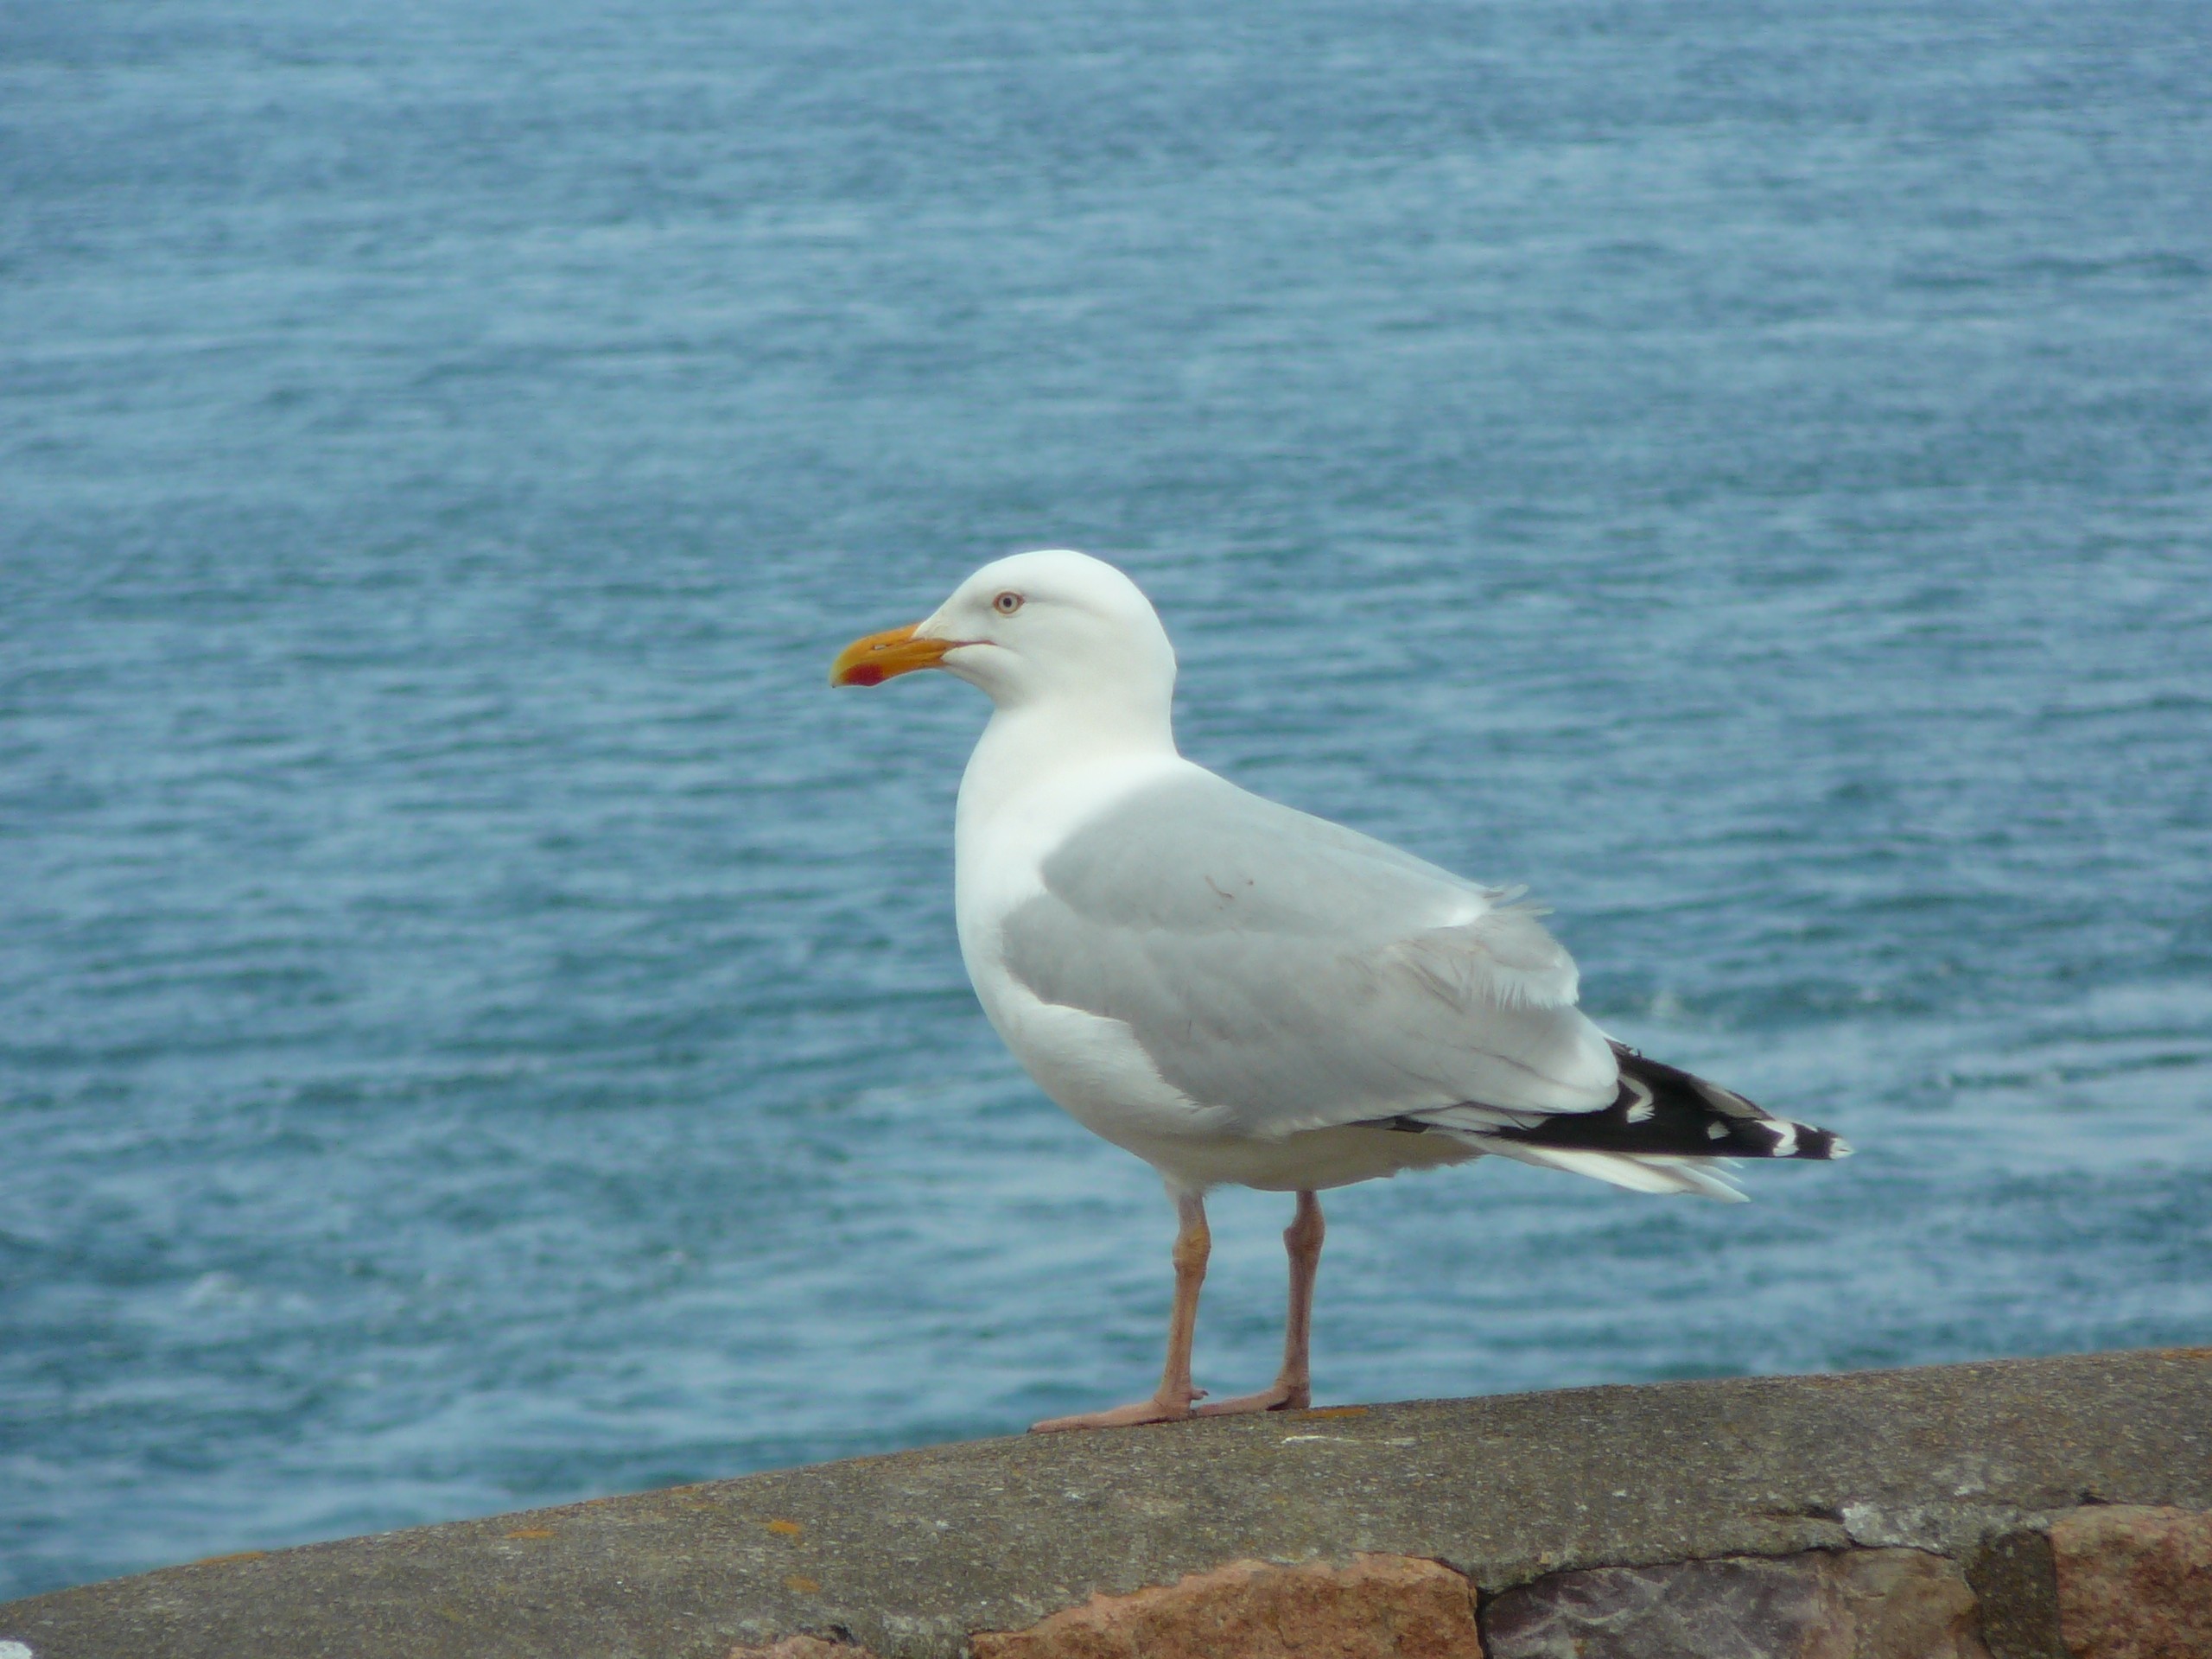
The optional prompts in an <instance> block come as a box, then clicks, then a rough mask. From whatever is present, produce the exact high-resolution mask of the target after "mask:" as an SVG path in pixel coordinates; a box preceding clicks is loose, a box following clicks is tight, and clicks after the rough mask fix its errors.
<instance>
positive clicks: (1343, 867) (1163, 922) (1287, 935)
mask: <svg viewBox="0 0 2212 1659" xmlns="http://www.w3.org/2000/svg"><path fill="white" fill-rule="evenodd" d="M1043 876H1044V890H1043V891H1042V892H1041V893H1039V894H1037V895H1035V896H1034V897H1033V898H1031V899H1027V900H1026V901H1025V902H1024V903H1022V904H1021V905H1020V906H1018V907H1017V908H1016V909H1015V910H1014V912H1012V914H1011V915H1010V916H1009V917H1008V918H1007V921H1006V923H1005V931H1004V936H1003V939H1002V947H1003V950H1004V953H1005V961H1006V965H1007V969H1008V970H1009V971H1010V972H1011V973H1012V974H1013V975H1014V977H1015V978H1016V979H1017V980H1019V981H1020V982H1021V983H1022V984H1023V985H1025V986H1026V987H1027V988H1028V989H1030V990H1031V991H1032V992H1033V993H1034V994H1035V995H1037V996H1039V998H1041V999H1043V1000H1044V1001H1047V1002H1052V1003H1058V1004H1061V1005H1064V1006H1066V1007H1076V1008H1081V1009H1084V1011H1086V1012H1088V1013H1091V1014H1101V1015H1104V1016H1107V1017H1109V1018H1111V1019H1115V1020H1121V1021H1122V1022H1123V1023H1124V1024H1126V1025H1127V1026H1128V1027H1129V1029H1130V1031H1131V1032H1132V1033H1134V1034H1135V1037H1136V1039H1137V1041H1138V1042H1139V1043H1140V1044H1141V1045H1142V1046H1143V1048H1144V1050H1145V1052H1146V1053H1147V1055H1148V1056H1149V1057H1150V1058H1151V1059H1152V1061H1153V1064H1154V1065H1155V1066H1157V1067H1158V1068H1159V1070H1160V1074H1161V1075H1162V1076H1163V1077H1166V1079H1167V1081H1168V1082H1170V1083H1171V1084H1173V1085H1174V1086H1175V1087H1176V1088H1178V1089H1179V1090H1182V1091H1183V1092H1184V1093H1185V1094H1186V1095H1188V1096H1191V1097H1192V1099H1193V1100H1196V1101H1198V1102H1199V1103H1202V1104H1205V1105H1207V1106H1211V1107H1214V1108H1217V1109H1221V1110H1223V1111H1224V1113H1225V1114H1226V1116H1227V1120H1228V1122H1229V1123H1230V1124H1231V1125H1233V1126H1234V1127H1235V1128H1238V1129H1241V1130H1243V1132H1245V1133H1248V1134H1257V1135H1281V1134H1287V1133H1290V1132H1292V1131H1294V1130H1298V1129H1305V1128H1323V1127H1327V1126H1330V1125H1334V1124H1341V1123H1352V1122H1362V1121H1369V1120H1374V1119H1378V1118H1389V1117H1391V1116H1395V1115H1399V1114H1406V1113H1413V1112H1420V1111H1429V1110H1435V1109H1439V1108H1444V1107H1465V1108H1466V1109H1467V1110H1468V1112H1469V1113H1471V1114H1472V1115H1473V1116H1474V1117H1478V1118H1481V1119H1483V1120H1484V1121H1495V1122H1497V1123H1498V1124H1499V1125H1501V1126H1506V1125H1518V1124H1526V1123H1529V1122H1536V1121H1540V1120H1541V1117H1542V1116H1546V1115H1548V1114H1553V1113H1558V1112H1586V1111H1592V1110H1597V1109H1603V1108H1605V1107H1606V1106H1609V1105H1611V1103H1612V1102H1613V1099H1614V1096H1615V1093H1616V1090H1617V1088H1618V1070H1617V1067H1616V1065H1615V1061H1614V1058H1613V1054H1612V1052H1611V1048H1610V1047H1609V1046H1608V1045H1607V1043H1606V1041H1605V1037H1604V1035H1603V1034H1602V1033H1599V1030H1598V1028H1597V1027H1595V1026H1593V1025H1592V1024H1591V1022H1590V1021H1589V1020H1588V1019H1587V1018H1586V1017H1585V1016H1584V1015H1583V1014H1582V1013H1581V1012H1580V1010H1579V1009H1577V1008H1576V1007H1575V1006H1574V999H1575V995H1576V991H1577V980H1576V975H1575V970H1574V964H1573V961H1572V960H1571V959H1570V958H1569V957H1568V956H1567V952H1566V951H1565V950H1562V949H1560V946H1559V944H1557V943H1556V942H1555V941H1554V939H1553V938H1552V937H1551V936H1550V934H1548V933H1547V932H1546V931H1544V929H1543V927H1542V925H1541V924H1540V923H1539V922H1538V921H1537V920H1536V918H1535V913H1534V912H1532V911H1530V910H1529V909H1527V908H1525V907H1522V906H1516V905H1514V904H1512V903H1511V902H1510V899H1511V895H1510V894H1509V893H1501V892H1499V891H1497V890H1495V889H1491V888H1487V887H1479V886H1477V885H1476V884H1474V883H1472V882H1470V881H1466V880H1461V879H1460V878H1459V877H1458V876H1456V875H1453V874H1451V873H1450V872H1449V871H1446V870H1443V869H1440V868H1437V867H1436V866H1435V865H1433V864H1428V863H1425V862H1423V861H1421V860H1420V859H1417V858H1414V857H1413V856H1411V855H1408V854H1406V853H1402V852H1400V851H1399V850H1398V849H1395V848H1394V847H1390V846H1389V845H1387V844H1385V843H1384V842H1379V841H1376V840H1374V839H1372V838H1371V837H1369V836H1363V835H1360V834H1358V833H1357V832H1356V831H1353V830H1350V829H1344V828H1343V827H1341V826H1340V825H1337V824H1333V823H1328V822H1326V821H1325V820H1323V819H1320V818H1315V817H1309V816H1308V815H1306V813H1303V812H1299V811H1296V810H1293V809H1291V808H1289V807H1287V806H1281V805H1279V804H1276V803H1274V802H1273V801H1268V800H1265V799H1262V798H1260V797H1258V796H1256V795H1252V794H1249V793H1248V792H1247V791H1243V790H1241V789H1238V788H1237V787H1236V785H1232V784H1230V783H1228V782H1226V781H1224V779H1219V778H1217V777H1215V776H1213V775H1212V774H1211V773H1210V772H1203V771H1200V770H1198V769H1197V768H1192V770H1191V771H1190V772H1185V773H1181V774H1179V775H1178V776H1176V777H1175V778H1173V779H1170V780H1168V781H1166V782H1165V783H1161V784H1158V785H1152V786H1150V787H1147V788H1145V789H1142V790H1140V791H1137V792H1135V794H1133V795H1131V796H1130V797H1129V798H1127V799H1125V800H1123V801H1122V802H1121V803H1119V804H1116V806H1114V807H1112V808H1110V809H1109V810H1107V811H1105V812H1104V813H1103V814H1101V815H1100V816H1099V817H1096V819H1094V820H1092V821H1091V822H1090V823H1088V824H1086V825H1085V826H1084V828H1082V829H1079V830H1078V831H1077V833H1076V834H1075V835H1073V836H1071V837H1070V838H1069V839H1068V840H1067V841H1066V842H1065V843H1063V844H1062V845H1061V846H1060V847H1059V848H1058V849H1056V850H1055V851H1054V852H1053V853H1052V855H1050V856H1049V857H1048V858H1046V861H1045V862H1044V867H1043ZM1473 1126H1474V1125H1473V1122H1472V1121H1471V1122H1470V1127H1473Z"/></svg>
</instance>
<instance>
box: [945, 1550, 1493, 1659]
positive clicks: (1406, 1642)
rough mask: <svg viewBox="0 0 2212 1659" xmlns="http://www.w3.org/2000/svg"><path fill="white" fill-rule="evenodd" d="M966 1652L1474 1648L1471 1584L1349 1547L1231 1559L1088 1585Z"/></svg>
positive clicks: (1129, 1654)
mask: <svg viewBox="0 0 2212 1659" xmlns="http://www.w3.org/2000/svg"><path fill="white" fill-rule="evenodd" d="M974 1651H975V1659H1308V1656H1311V1659H1319V1656H1328V1659H1482V1651H1483V1649H1482V1641H1481V1638H1480V1637H1478V1635H1477V1633H1476V1630H1475V1595H1474V1586H1471V1585H1470V1584H1469V1583H1468V1582H1467V1580H1465V1579H1464V1578H1462V1577H1461V1576H1460V1575H1459V1573H1454V1572H1453V1571H1452V1569H1451V1568H1450V1567H1442V1566H1440V1565H1439V1564H1438V1563H1436V1562H1434V1561H1425V1560H1414V1559H1413V1558H1411V1557H1408V1556H1403V1555H1358V1556H1355V1557H1354V1558H1353V1559H1352V1560H1351V1564H1350V1565H1349V1566H1345V1567H1334V1566H1332V1565H1330V1564H1329V1563H1327V1562H1325V1561H1310V1562H1307V1563H1306V1564H1305V1565H1303V1566H1300V1567H1272V1566H1269V1565H1268V1563H1267V1562H1265V1561H1232V1562H1230V1564H1229V1565H1228V1566H1227V1567H1216V1568H1215V1569H1214V1570H1213V1571H1212V1572H1211V1573H1192V1574H1191V1575H1190V1576H1189V1577H1188V1578H1185V1579H1183V1580H1179V1581H1178V1582H1176V1583H1174V1584H1171V1585H1166V1586H1160V1587H1159V1588H1157V1589H1151V1590H1140V1591H1137V1592H1135V1594H1133V1595H1127V1596H1093V1597H1092V1598H1091V1599H1090V1601H1089V1602H1087V1603H1086V1604H1085V1605H1083V1606H1080V1607H1071V1608H1069V1609H1067V1610H1066V1611H1065V1612H1058V1613H1055V1614H1053V1615H1052V1618H1048V1619H1046V1620H1044V1621H1043V1622H1042V1623H1040V1624H1033V1625H1031V1626H1030V1627H1029V1628H1028V1629H1027V1630H1002V1631H995V1630H983V1631H978V1632H977V1633H976V1636H975V1637H974Z"/></svg>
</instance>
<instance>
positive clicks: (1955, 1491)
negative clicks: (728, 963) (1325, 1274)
mask: <svg viewBox="0 0 2212 1659" xmlns="http://www.w3.org/2000/svg"><path fill="white" fill-rule="evenodd" d="M8 1641H12V1642H14V1643H17V1644H18V1649H9V1648H8V1647H7V1646H6V1645H5V1643H6V1642H8ZM26 1649H27V1650H28V1654H29V1656H30V1659H87V1656H132V1659H141V1656H143V1659H171V1656H175V1659H188V1656H189V1659H202V1656H205V1659H214V1656H223V1659H255V1656H270V1659H278V1656H281V1659H325V1656H327V1659H336V1656H349V1659H350V1656H370V1655H375V1656H378V1659H460V1656H469V1659H500V1656H516V1659H520V1656H549V1659H550V1656H561V1659H579V1656H590V1659H645V1656H652V1659H753V1656H774V1659H860V1656H861V1654H862V1653H868V1654H873V1655H876V1656H880V1659H923V1656H930V1659H955V1656H963V1655H972V1656H974V1659H1109V1656H1110V1659H1140V1656H1143V1659H1155V1656H1156V1659H1173V1656H1182V1655H1200V1654H1203V1655H1208V1656H1217V1659H1241V1656H1251V1659H1274V1656H1289V1655H1294V1654H1296V1655H1330V1656H1338V1659H1366V1656H1377V1659H1380V1656H1386V1655H1394V1656H1415V1655H1423V1656H1429V1655H1433V1656H1452V1659H1474V1656H1478V1655H1487V1656H1490V1659H1675V1656H1681V1659H1693V1656H1694V1659H1767V1656H1775V1659H1782V1656H1789V1659H1893V1656H1894V1659H1907V1656H1910V1659H2056V1656H2061V1655H2068V1656H2073V1659H2150V1656H2163V1659H2182V1656H2187V1659H2212V1350H2205V1349H2191V1350H2173V1351H2160V1352H2151V1353H2134V1354H2106V1355H2086V1356H2078V1357H2066V1358H2058V1359H2046V1360H2023V1361H2008V1362H2001V1363H1989V1364H1979V1365H1961V1366H1945V1367H1936V1368H1930V1369H1926V1370H1909V1371H1891V1372H1871V1373H1862V1374H1858V1375H1853V1376H1817V1377H1771V1378H1745V1379H1733V1380H1728V1381H1720V1382H1702V1383H1668V1384H1660V1385H1656V1386H1651V1387H1643V1388H1621V1389H1572V1390H1565V1391H1561V1392H1559V1393H1554V1394H1546V1395H1517V1396H1509V1397H1503V1398H1497V1399H1486V1400H1466V1401H1450V1402H1421V1403H1416V1404H1408V1405H1398V1406H1376V1407H1371V1408H1368V1407H1338V1408H1328V1409H1324V1410H1319V1411H1311V1412H1300V1413H1295V1414H1285V1415H1279V1416H1267V1417H1254V1418H1243V1419H1236V1418H1230V1419H1211V1420H1206V1421H1198V1422H1192V1423H1185V1424H1178V1425H1173V1426H1169V1427H1154V1428H1143V1429H1132V1430H1120V1431H1114V1432H1110V1433H1091V1434H1082V1435H1066V1436H1052V1437H1046V1438H1041V1439H1020V1440H995V1441H986V1442H982V1443H979V1444H976V1445H972V1446H942V1447H935V1448H931V1449H929V1450H926V1451H920V1452H904V1453H900V1454H898V1455H896V1456H893V1457H887V1458H874V1459H860V1460H856V1461H854V1462H850V1463H843V1464H832V1465H824V1466H822V1467H819V1468H815V1469H802V1470H791V1471H779V1472H778V1473H774V1474H767V1475H756V1476H753V1477H749V1478H745V1479H741V1480H733V1481H721V1482H715V1483H711V1484H705V1485H700V1486H690V1487H680V1488H677V1489H674V1490H671V1491H664V1492H654V1493H646V1494H642V1495H639V1496H637V1497H623V1498H609V1499H600V1500H596V1501H594V1502H593V1503H583V1504H575V1505H571V1506H569V1507H567V1508H563V1509H556V1510H538V1511H536V1512H533V1513H531V1514H527V1515H516V1516H499V1517H494V1518H492V1519H488V1520H484V1521H474V1522H458V1523H455V1524H454V1525H450V1526H445V1527H432V1528H424V1529H419V1530H416V1531H413V1532H404V1533H392V1534H386V1535H382V1536H379V1537H374V1538H365V1539H352V1540H346V1541H340V1542H338V1543H333V1544H324V1545H315V1546H310V1547H308V1548H302V1549H294V1550H285V1551H281V1552H277V1553H275V1554H249V1555H247V1556H244V1557H230V1558H225V1559H223V1560H216V1561H212V1562H205V1563H200V1564H198V1565H194V1566H189V1567H175V1568H170V1569H168V1570H167V1571H164V1572H160V1573H147V1574H143V1575H142V1576H140V1577H138V1578H135V1579H124V1580H115V1581H113V1582H111V1583H108V1584H104V1585H92V1586H85V1587H83V1588H80V1589H76V1590H68V1591H62V1592H57V1593H55V1594H53V1595H48V1596H42V1597H37V1598H34V1599H30V1600H28V1601H22V1602H16V1603H14V1604H11V1605H8V1606H5V1607H0V1655H6V1656H7V1659H24V1653H23V1652H22V1651H21V1650H26Z"/></svg>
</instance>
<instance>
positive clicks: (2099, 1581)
mask: <svg viewBox="0 0 2212 1659" xmlns="http://www.w3.org/2000/svg"><path fill="white" fill-rule="evenodd" d="M2050 1552H2051V1556H2052V1558H2053V1561H2054V1563H2055V1565H2056V1568H2057V1577H2058V1617H2059V1626H2060V1628H2061V1630H2063V1631H2064V1633H2065V1637H2066V1646H2067V1649H2068V1651H2069V1653H2071V1654H2072V1655H2073V1656H2074V1659H2207V1656H2212V1515H2203V1514H2194V1513H2191V1512H2190V1511H2188V1510H2178V1509H2174V1508H2171V1507H2155V1508H2146V1507H2143V1506H2139V1505H2134V1504H2112V1505H2097V1506H2094V1507H2091V1508H2088V1509H2080V1510H2075V1511H2074V1512H2073V1513H2072V1514H2071V1515H2067V1516H2061V1517H2060V1518H2059V1520H2058V1521H2057V1522H2056V1524H2054V1525H2053V1526H2052V1528H2051V1529H2050Z"/></svg>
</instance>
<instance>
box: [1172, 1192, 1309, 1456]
mask: <svg viewBox="0 0 2212 1659" xmlns="http://www.w3.org/2000/svg"><path fill="white" fill-rule="evenodd" d="M1327 1231H1328V1229H1327V1228H1326V1227H1325V1226H1324V1225H1323V1224H1322V1221H1321V1201H1320V1200H1319V1198H1315V1197H1314V1196H1313V1194H1312V1193H1311V1192H1300V1194H1299V1195H1298V1214H1297V1215H1296V1216H1295V1217H1293V1218H1292V1220H1291V1224H1290V1225H1289V1226H1288V1227H1287V1228H1285V1229H1284V1230H1283V1236H1282V1247H1283V1249H1284V1251H1285V1252H1286V1253H1287V1255H1289V1257H1290V1314H1289V1317H1288V1318H1287V1319H1285V1320H1284V1321H1283V1327H1282V1370H1281V1371H1279V1372H1277V1373H1276V1375H1275V1385H1274V1387H1273V1388H1271V1389H1266V1390H1264V1391H1262V1392H1261V1393H1259V1394H1245V1395H1238V1396H1237V1397H1236V1399H1234V1400H1220V1401H1217V1402H1214V1403H1213V1404H1212V1405H1210V1406H1200V1407H1199V1408H1198V1415H1199V1416H1201V1417H1214V1416H1223V1415H1226V1414H1228V1413H1230V1412H1233V1411H1303V1410H1305V1409H1306V1407H1308V1406H1310V1405H1312V1404H1313V1370H1312V1368H1311V1366H1310V1365H1309V1363H1308V1360H1307V1351H1308V1349H1309V1348H1310V1347H1311V1345H1312V1343H1313V1280H1314V1278H1315V1276H1316V1274H1319V1271H1320V1268H1321V1240H1322V1238H1323V1236H1325V1234H1326V1233H1327Z"/></svg>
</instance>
